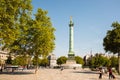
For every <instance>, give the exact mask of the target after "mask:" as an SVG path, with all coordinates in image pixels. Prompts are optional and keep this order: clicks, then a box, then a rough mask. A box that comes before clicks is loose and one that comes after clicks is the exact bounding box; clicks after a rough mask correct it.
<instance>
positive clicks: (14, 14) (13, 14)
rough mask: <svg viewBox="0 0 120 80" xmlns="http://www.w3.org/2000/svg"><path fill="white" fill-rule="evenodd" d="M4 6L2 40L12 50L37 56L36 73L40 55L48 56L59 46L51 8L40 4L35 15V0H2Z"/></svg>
mask: <svg viewBox="0 0 120 80" xmlns="http://www.w3.org/2000/svg"><path fill="white" fill-rule="evenodd" d="M9 8H10V9H9ZM14 9H15V10H14ZM0 10H1V11H0V44H3V46H4V48H7V49H9V50H10V52H11V53H15V54H19V55H31V56H35V58H36V70H35V73H36V71H37V67H38V57H39V56H42V57H46V56H47V55H48V54H49V53H51V52H52V51H53V49H54V47H55V46H54V45H55V43H54V40H55V35H54V31H55V29H54V28H53V26H52V23H51V21H50V18H49V17H48V16H47V13H48V12H47V11H44V10H42V9H40V8H39V9H38V11H37V13H36V14H35V15H34V16H35V19H32V16H31V12H32V5H31V0H17V1H15V0H1V2H0ZM9 10H10V11H9ZM12 10H13V11H12Z"/></svg>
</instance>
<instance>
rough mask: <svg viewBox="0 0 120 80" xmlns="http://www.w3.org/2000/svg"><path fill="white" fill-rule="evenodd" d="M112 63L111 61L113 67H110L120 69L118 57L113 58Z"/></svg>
mask: <svg viewBox="0 0 120 80" xmlns="http://www.w3.org/2000/svg"><path fill="white" fill-rule="evenodd" d="M110 61H111V65H110V66H111V67H115V68H117V67H118V58H117V57H115V56H112V57H111V58H110Z"/></svg>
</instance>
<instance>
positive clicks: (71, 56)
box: [62, 17, 81, 68]
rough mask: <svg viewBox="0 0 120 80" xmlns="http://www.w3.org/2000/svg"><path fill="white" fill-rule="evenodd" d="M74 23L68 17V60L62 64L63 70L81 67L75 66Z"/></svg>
mask: <svg viewBox="0 0 120 80" xmlns="http://www.w3.org/2000/svg"><path fill="white" fill-rule="evenodd" d="M73 29H74V23H73V21H72V17H70V23H69V52H68V60H67V61H66V64H63V65H62V66H63V67H64V68H77V67H81V65H80V64H76V61H75V53H74V50H73V48H74V30H73Z"/></svg>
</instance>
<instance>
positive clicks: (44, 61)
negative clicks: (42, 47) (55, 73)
mask: <svg viewBox="0 0 120 80" xmlns="http://www.w3.org/2000/svg"><path fill="white" fill-rule="evenodd" d="M48 64H49V61H48V59H46V58H44V59H42V60H41V63H40V66H44V67H46V66H47V65H48Z"/></svg>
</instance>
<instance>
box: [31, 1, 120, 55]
mask: <svg viewBox="0 0 120 80" xmlns="http://www.w3.org/2000/svg"><path fill="white" fill-rule="evenodd" d="M32 5H33V13H36V11H37V8H42V9H43V10H47V11H48V16H49V17H50V18H51V21H52V24H53V27H55V29H56V31H55V37H56V40H55V45H56V47H55V50H54V51H53V53H54V54H55V55H56V56H57V57H59V56H67V55H68V49H69V26H68V25H69V21H70V16H72V17H73V22H74V52H75V55H78V56H81V57H83V56H85V55H86V54H89V53H90V52H91V51H92V53H93V54H94V53H100V52H101V53H105V51H104V49H103V45H102V44H103V38H104V37H105V36H106V32H107V30H110V29H111V24H112V23H113V22H115V21H118V22H120V0H33V1H32Z"/></svg>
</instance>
